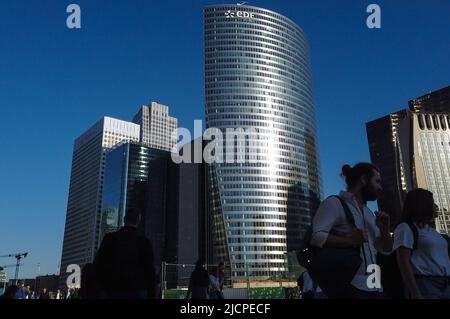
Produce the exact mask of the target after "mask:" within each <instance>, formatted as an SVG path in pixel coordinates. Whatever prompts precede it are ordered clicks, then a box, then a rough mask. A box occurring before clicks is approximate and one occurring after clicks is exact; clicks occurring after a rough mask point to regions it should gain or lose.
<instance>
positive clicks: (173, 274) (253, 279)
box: [161, 262, 303, 299]
mask: <svg viewBox="0 0 450 319" xmlns="http://www.w3.org/2000/svg"><path fill="white" fill-rule="evenodd" d="M236 265H237V266H238V267H237V269H243V270H244V271H243V274H244V276H243V277H233V276H232V274H233V271H234V270H235V269H236ZM204 266H205V269H207V270H208V273H209V272H211V270H212V268H213V267H215V266H217V264H214V265H204ZM250 266H251V264H249V265H245V264H243V265H240V264H234V265H233V266H228V268H226V272H225V273H226V278H225V279H226V281H225V287H224V288H225V289H224V291H223V292H224V296H225V298H227V299H286V298H294V299H297V298H298V291H297V278H298V277H299V276H300V274H301V273H302V272H303V269H302V268H301V267H299V266H295V265H294V266H292V265H291V266H290V267H269V265H267V274H265V275H263V276H257V275H256V274H257V273H256V272H257V271H258V270H254V269H252V267H250ZM194 269H195V265H194V264H171V263H165V262H163V263H162V267H161V296H162V297H163V298H164V299H184V298H186V295H187V289H188V287H189V280H190V277H191V274H192V272H193V271H194ZM227 277H228V278H227ZM227 279H228V280H227Z"/></svg>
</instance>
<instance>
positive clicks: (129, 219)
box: [124, 208, 141, 228]
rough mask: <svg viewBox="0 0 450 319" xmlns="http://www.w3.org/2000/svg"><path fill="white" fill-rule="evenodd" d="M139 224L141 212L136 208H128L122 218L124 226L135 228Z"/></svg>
mask: <svg viewBox="0 0 450 319" xmlns="http://www.w3.org/2000/svg"><path fill="white" fill-rule="evenodd" d="M140 222H141V212H140V211H139V210H138V209H137V208H128V209H127V213H126V214H125V218H124V224H125V226H128V227H134V228H137V227H138V226H139V223H140Z"/></svg>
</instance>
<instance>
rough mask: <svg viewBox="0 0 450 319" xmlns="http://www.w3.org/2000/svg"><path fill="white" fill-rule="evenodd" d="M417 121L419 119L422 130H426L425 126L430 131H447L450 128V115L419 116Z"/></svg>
mask: <svg viewBox="0 0 450 319" xmlns="http://www.w3.org/2000/svg"><path fill="white" fill-rule="evenodd" d="M417 119H418V122H419V127H420V129H421V130H424V129H425V126H426V128H427V129H428V130H431V129H433V128H434V129H435V130H437V131H438V130H439V129H442V130H444V131H446V130H447V128H450V116H449V115H436V114H433V115H429V114H418V115H417Z"/></svg>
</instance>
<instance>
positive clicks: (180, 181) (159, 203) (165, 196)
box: [141, 143, 213, 288]
mask: <svg viewBox="0 0 450 319" xmlns="http://www.w3.org/2000/svg"><path fill="white" fill-rule="evenodd" d="M192 145H193V143H189V144H187V145H186V146H184V147H191V146H192ZM148 180H149V181H151V182H149V183H148V189H147V192H146V194H147V203H146V206H145V213H144V221H143V223H141V228H142V231H144V232H145V235H146V236H147V237H148V238H149V239H150V240H151V241H152V244H153V248H154V257H155V265H156V269H157V272H158V273H159V272H160V270H161V269H162V268H161V267H162V262H165V263H167V264H170V265H169V266H166V268H165V269H164V270H163V271H164V273H165V274H164V280H165V281H166V285H167V287H168V288H171V287H176V286H186V285H187V283H188V280H189V275H190V271H192V268H188V269H183V266H182V265H193V264H195V262H196V261H197V260H198V259H202V260H204V261H205V262H206V263H211V262H212V261H213V256H212V248H211V245H209V244H208V242H209V240H210V236H211V235H210V231H209V226H208V225H210V223H209V221H208V216H209V212H208V208H207V196H209V192H208V188H207V185H208V182H207V167H206V164H205V163H181V164H175V163H174V162H173V161H172V159H171V158H159V159H156V160H154V161H152V162H151V163H150V164H149V175H148Z"/></svg>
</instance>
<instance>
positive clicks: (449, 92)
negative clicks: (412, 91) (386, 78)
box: [409, 86, 450, 113]
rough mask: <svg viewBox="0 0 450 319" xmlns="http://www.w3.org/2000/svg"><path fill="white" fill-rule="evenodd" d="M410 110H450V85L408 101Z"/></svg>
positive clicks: (438, 111)
mask: <svg viewBox="0 0 450 319" xmlns="http://www.w3.org/2000/svg"><path fill="white" fill-rule="evenodd" d="M409 109H410V110H411V111H424V112H436V113H440V112H444V113H448V112H450V86H447V87H445V88H442V89H440V90H437V91H434V92H431V93H428V94H425V95H423V96H421V97H418V98H415V99H413V100H411V101H409Z"/></svg>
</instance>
